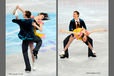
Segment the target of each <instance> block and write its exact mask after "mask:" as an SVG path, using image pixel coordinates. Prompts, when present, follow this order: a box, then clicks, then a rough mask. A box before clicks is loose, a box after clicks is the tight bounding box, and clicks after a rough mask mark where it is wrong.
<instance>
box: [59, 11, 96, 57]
mask: <svg viewBox="0 0 114 76" xmlns="http://www.w3.org/2000/svg"><path fill="white" fill-rule="evenodd" d="M76 28H85V29H86V30H87V27H86V25H85V22H84V21H83V20H82V19H80V18H79V12H78V11H74V13H73V19H72V20H71V21H70V25H69V31H73V30H74V29H76ZM74 39H75V38H74V34H70V35H69V36H67V37H66V38H65V39H64V41H63V45H64V51H62V55H60V58H69V52H68V46H69V45H70V44H71V43H72V41H73V40H74ZM88 41H89V43H90V44H91V45H92V46H93V40H92V39H91V38H90V37H88ZM85 44H87V42H85ZM66 47H67V49H65V48H66ZM90 56H92V57H96V55H94V54H93V53H92V50H91V49H90V48H89V47H88V57H90Z"/></svg>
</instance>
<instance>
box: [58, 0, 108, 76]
mask: <svg viewBox="0 0 114 76" xmlns="http://www.w3.org/2000/svg"><path fill="white" fill-rule="evenodd" d="M75 10H77V11H79V12H80V18H82V19H83V20H84V21H85V23H86V26H87V29H88V30H95V29H107V30H108V26H109V25H108V0H58V30H60V29H63V30H68V28H69V23H70V20H71V19H72V18H73V17H72V16H73V11H75ZM68 35H69V34H66V33H60V32H58V44H59V45H58V53H59V54H60V53H61V51H62V50H63V40H64V39H65V38H66V37H67V36H68ZM90 37H91V38H92V39H93V44H94V50H95V51H96V55H97V57H96V58H91V57H90V58H88V54H87V53H88V47H87V46H86V45H85V44H84V43H83V42H82V41H77V40H74V41H73V43H72V44H71V45H70V47H69V53H70V58H69V59H60V58H59V56H58V76H108V57H109V54H108V52H109V50H108V32H96V33H93V34H91V35H90Z"/></svg>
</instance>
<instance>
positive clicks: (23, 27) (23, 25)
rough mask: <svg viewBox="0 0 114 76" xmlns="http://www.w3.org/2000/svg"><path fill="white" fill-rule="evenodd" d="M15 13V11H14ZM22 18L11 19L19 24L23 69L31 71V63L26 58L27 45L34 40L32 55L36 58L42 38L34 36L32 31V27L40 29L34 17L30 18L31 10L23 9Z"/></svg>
mask: <svg viewBox="0 0 114 76" xmlns="http://www.w3.org/2000/svg"><path fill="white" fill-rule="evenodd" d="M17 9H18V7H16V9H15V10H17ZM14 14H15V13H14ZM23 17H24V19H18V16H16V19H13V20H12V21H13V22H14V23H17V24H18V25H19V26H20V32H19V34H18V37H19V38H20V39H21V40H23V41H22V53H23V57H24V61H25V66H26V68H25V71H27V72H28V71H29V72H30V71H31V65H30V62H29V58H28V45H29V43H30V42H35V43H36V46H35V48H34V49H33V55H34V57H35V58H37V54H38V51H39V49H40V47H41V44H42V40H41V38H40V37H38V36H36V35H35V34H34V31H33V27H36V28H37V29H39V30H40V27H39V26H38V25H37V24H36V22H35V20H34V19H31V12H30V11H25V12H24V14H23Z"/></svg>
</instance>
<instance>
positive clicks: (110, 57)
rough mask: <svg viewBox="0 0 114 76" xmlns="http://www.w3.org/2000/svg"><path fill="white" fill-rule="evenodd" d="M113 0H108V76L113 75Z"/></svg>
mask: <svg viewBox="0 0 114 76" xmlns="http://www.w3.org/2000/svg"><path fill="white" fill-rule="evenodd" d="M113 18H114V0H109V76H114V33H113V32H114V19H113Z"/></svg>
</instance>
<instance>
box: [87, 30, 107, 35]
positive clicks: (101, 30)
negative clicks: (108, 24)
mask: <svg viewBox="0 0 114 76" xmlns="http://www.w3.org/2000/svg"><path fill="white" fill-rule="evenodd" d="M99 31H104V32H106V31H107V30H106V29H96V30H92V31H88V32H89V34H91V33H93V32H99Z"/></svg>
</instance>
